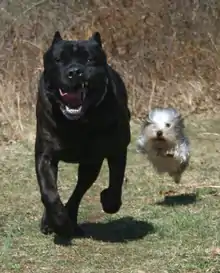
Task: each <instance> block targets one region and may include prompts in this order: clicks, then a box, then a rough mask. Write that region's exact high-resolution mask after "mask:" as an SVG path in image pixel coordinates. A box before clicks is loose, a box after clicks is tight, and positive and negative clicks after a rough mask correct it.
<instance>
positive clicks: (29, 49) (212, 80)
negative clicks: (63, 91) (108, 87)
mask: <svg viewBox="0 0 220 273" xmlns="http://www.w3.org/2000/svg"><path fill="white" fill-rule="evenodd" d="M0 7H1V9H0V17H1V27H0V38H1V39H0V73H1V74H0V126H1V132H0V138H1V139H3V140H10V139H12V138H13V139H14V138H20V137H21V136H23V135H25V134H26V131H25V130H26V126H27V124H30V123H32V122H33V120H34V119H33V117H34V107H35V94H36V83H37V78H38V76H39V72H40V71H41V69H42V53H43V51H44V50H45V49H46V47H47V46H48V45H49V43H50V41H51V39H52V36H53V33H54V31H55V30H57V29H59V30H60V31H61V32H62V33H63V34H64V37H66V38H85V37H88V35H90V34H91V33H92V32H93V31H95V30H98V31H100V33H101V35H102V37H103V41H104V46H105V48H106V51H107V53H108V57H109V63H111V64H112V65H113V66H114V67H116V68H117V69H118V70H119V72H120V73H121V75H122V76H123V78H124V79H125V82H126V85H127V87H128V90H129V101H130V107H131V110H132V115H133V118H141V117H143V115H144V114H145V112H146V110H147V109H149V108H151V107H153V106H156V105H172V106H176V107H178V108H180V110H181V111H182V112H184V113H185V114H187V113H191V112H193V113H201V112H202V113H207V112H213V111H214V112H217V111H218V110H219V99H220V96H219V93H218V89H219V84H220V78H219V68H220V58H219V51H220V35H219V31H218V25H219V20H220V19H219V18H220V16H219V14H220V3H219V1H215V0H207V1H199V0H194V1H191V0H185V1H174V0H158V1H152V0H148V1H144V0H138V1H134V0H133V1H132V0H126V1H121V0H114V1H113V0H105V1H100V0H93V1H68V0H65V1H63V2H62V3H60V1H55V0H53V1H52V0H49V1H44V0H41V1H36V0H35V1H34V0H23V1H22V3H19V4H18V3H17V2H16V1H15V0H14V1H10V2H8V1H2V2H1V4H0Z"/></svg>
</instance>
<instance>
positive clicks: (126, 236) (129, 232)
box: [81, 217, 155, 243]
mask: <svg viewBox="0 0 220 273" xmlns="http://www.w3.org/2000/svg"><path fill="white" fill-rule="evenodd" d="M81 228H82V229H83V230H84V231H85V237H87V238H92V239H94V240H97V241H104V242H111V243H125V242H127V241H134V240H139V239H141V238H143V237H145V236H146V235H147V234H149V233H153V232H154V231H155V230H154V227H153V225H152V224H151V223H148V222H145V221H140V220H135V219H134V218H133V217H124V218H120V219H117V220H113V221H109V222H106V223H83V224H82V225H81Z"/></svg>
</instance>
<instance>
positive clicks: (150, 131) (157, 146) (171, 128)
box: [137, 108, 183, 152]
mask: <svg viewBox="0 0 220 273" xmlns="http://www.w3.org/2000/svg"><path fill="white" fill-rule="evenodd" d="M182 128H183V122H182V118H181V116H180V114H179V113H178V112H177V111H176V110H175V109H173V108H155V109H153V110H152V111H151V112H150V113H149V114H148V117H147V119H146V120H145V122H144V124H143V127H142V132H141V135H140V137H139V139H138V141H137V150H139V151H140V152H148V151H149V150H152V149H154V150H158V151H162V152H163V151H167V150H169V149H172V148H173V147H174V146H175V145H176V141H177V139H179V136H180V133H181V131H182Z"/></svg>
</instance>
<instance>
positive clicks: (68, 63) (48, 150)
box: [35, 32, 130, 237]
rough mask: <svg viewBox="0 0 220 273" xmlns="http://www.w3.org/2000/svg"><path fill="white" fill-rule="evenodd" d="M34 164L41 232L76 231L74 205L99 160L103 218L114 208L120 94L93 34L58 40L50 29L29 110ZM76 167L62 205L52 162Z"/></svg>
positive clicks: (125, 128)
mask: <svg viewBox="0 0 220 273" xmlns="http://www.w3.org/2000/svg"><path fill="white" fill-rule="evenodd" d="M36 117H37V130H36V142H35V167H36V174H37V180H38V184H39V187H40V193H41V200H42V202H43V204H44V207H45V210H44V214H43V217H42V221H41V231H42V232H43V233H45V234H47V233H51V232H55V233H56V234H58V235H60V236H64V237H70V236H74V235H78V233H79V234H80V233H81V232H82V230H80V228H79V227H78V226H77V214H78V209H79V205H80V201H81V199H82V197H83V196H84V194H85V193H86V191H87V190H88V189H89V188H90V187H91V186H92V184H93V183H94V182H95V180H96V179H97V177H98V175H99V172H100V169H101V166H102V163H103V161H104V159H107V162H108V166H109V187H108V188H107V189H105V190H103V191H102V192H101V204H102V207H103V210H104V211H105V212H106V213H116V212H118V210H119V209H120V206H121V195H122V184H123V180H124V172H125V167H126V158H127V146H128V145H129V143H130V125H129V123H130V112H129V109H128V105H127V92H126V89H125V86H124V83H123V81H122V79H121V77H120V76H119V75H118V73H117V72H116V71H115V70H113V69H112V68H111V67H110V66H109V65H108V64H107V60H106V54H105V52H104V50H103V49H102V42H101V37H100V34H99V33H98V32H96V33H94V34H93V36H92V37H91V38H90V39H88V40H81V41H67V40H63V39H62V38H61V36H60V33H59V32H56V33H55V35H54V38H53V42H52V45H51V47H50V48H49V49H48V51H47V52H46V53H45V54H44V71H43V73H42V75H41V78H40V82H39V88H38V98H37V107H36ZM60 160H62V161H64V162H68V163H79V168H78V181H77V184H76V187H75V189H74V191H73V193H72V195H71V196H70V198H69V200H68V202H67V204H66V205H65V206H64V205H63V203H62V202H61V199H60V196H59V193H58V189H57V173H58V163H59V161H60Z"/></svg>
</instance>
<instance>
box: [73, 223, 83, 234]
mask: <svg viewBox="0 0 220 273" xmlns="http://www.w3.org/2000/svg"><path fill="white" fill-rule="evenodd" d="M84 236H85V232H84V230H83V229H82V228H81V227H79V226H78V225H77V226H75V228H74V237H84Z"/></svg>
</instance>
